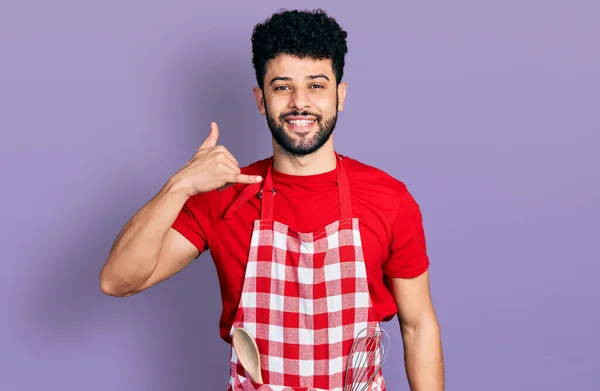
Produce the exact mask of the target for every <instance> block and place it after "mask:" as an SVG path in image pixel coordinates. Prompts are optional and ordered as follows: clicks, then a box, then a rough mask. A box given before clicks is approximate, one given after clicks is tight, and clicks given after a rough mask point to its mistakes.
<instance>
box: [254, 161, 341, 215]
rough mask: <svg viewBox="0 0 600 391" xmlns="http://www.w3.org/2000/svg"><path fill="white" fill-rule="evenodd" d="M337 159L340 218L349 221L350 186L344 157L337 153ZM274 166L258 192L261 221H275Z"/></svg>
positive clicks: (269, 169) (275, 191)
mask: <svg viewBox="0 0 600 391" xmlns="http://www.w3.org/2000/svg"><path fill="white" fill-rule="evenodd" d="M335 157H336V175H337V185H338V197H339V205H340V218H341V219H342V220H343V219H348V218H352V202H351V199H350V184H349V181H348V176H347V174H346V169H345V168H344V163H343V162H342V159H343V158H342V156H341V155H338V153H337V152H336V153H335ZM272 168H273V164H272V162H271V163H270V164H269V166H268V169H267V174H266V175H265V179H264V181H263V186H262V188H261V189H260V191H259V192H258V196H259V198H260V200H261V206H260V219H261V220H272V219H273V203H274V201H275V195H276V194H277V189H275V188H274V187H273V172H272Z"/></svg>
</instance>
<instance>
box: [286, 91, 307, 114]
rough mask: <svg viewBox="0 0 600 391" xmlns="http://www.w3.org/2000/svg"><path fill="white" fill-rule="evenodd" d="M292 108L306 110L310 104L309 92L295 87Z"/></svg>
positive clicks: (291, 100) (291, 102)
mask: <svg viewBox="0 0 600 391" xmlns="http://www.w3.org/2000/svg"><path fill="white" fill-rule="evenodd" d="M289 105H290V109H293V110H304V109H306V108H308V107H309V106H310V103H309V99H308V94H307V92H306V91H304V90H302V89H299V88H297V89H295V90H294V91H293V92H292V94H291V98H290V104H289Z"/></svg>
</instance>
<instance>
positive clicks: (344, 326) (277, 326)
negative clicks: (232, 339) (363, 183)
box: [228, 154, 385, 391]
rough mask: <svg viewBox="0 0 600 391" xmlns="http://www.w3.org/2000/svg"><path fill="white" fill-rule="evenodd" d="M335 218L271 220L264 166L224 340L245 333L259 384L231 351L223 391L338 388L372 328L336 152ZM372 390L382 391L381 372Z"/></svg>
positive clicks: (354, 223)
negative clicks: (360, 339)
mask: <svg viewBox="0 0 600 391" xmlns="http://www.w3.org/2000/svg"><path fill="white" fill-rule="evenodd" d="M336 157H337V159H338V160H337V169H336V171H337V178H338V190H339V191H338V192H339V202H340V220H338V221H336V222H333V223H331V224H329V225H327V226H325V227H323V228H320V229H318V230H316V231H314V232H311V233H305V232H297V231H294V230H293V229H292V228H290V227H288V226H287V225H285V224H282V223H280V222H277V221H273V202H274V200H275V190H274V189H273V183H272V176H271V167H272V164H269V168H268V171H267V175H266V176H265V180H264V184H263V188H262V189H261V191H260V193H259V195H260V196H261V211H260V219H259V220H256V221H255V222H254V231H253V233H252V239H251V244H250V252H249V257H248V264H247V267H246V275H245V279H244V285H243V289H242V295H241V300H240V303H239V307H238V310H237V313H236V316H235V318H234V322H233V325H232V327H231V331H230V336H232V335H233V331H234V330H235V329H236V328H237V327H243V328H244V329H246V330H247V331H248V332H249V333H250V334H251V335H252V336H253V337H254V338H255V340H256V344H257V346H258V350H259V352H260V362H261V366H262V377H263V381H264V384H258V383H256V382H254V381H252V380H251V379H250V377H249V375H248V373H247V372H246V371H245V370H244V368H243V366H242V365H241V364H239V362H238V359H237V356H236V354H235V350H234V349H233V348H232V349H231V354H230V368H231V372H230V378H229V388H228V390H229V391H325V390H327V391H342V390H343V387H344V379H345V370H346V361H347V358H348V354H349V352H350V350H351V347H352V343H353V341H354V337H355V336H356V335H357V334H358V333H359V332H360V331H361V330H362V329H364V328H365V327H367V326H378V325H379V324H378V322H377V321H376V320H375V319H374V317H373V316H372V314H371V308H372V307H371V300H370V296H369V290H368V283H367V274H366V268H365V263H364V258H363V251H362V248H361V244H362V242H361V238H360V233H359V228H358V219H356V218H353V217H352V209H351V202H350V189H349V184H348V178H347V176H346V172H345V169H344V167H343V163H342V162H341V159H342V158H341V156H339V155H337V154H336ZM371 384H372V385H371V386H370V387H369V388H368V390H371V391H385V382H384V380H383V376H382V373H381V371H380V372H379V373H378V374H377V376H376V377H375V379H374V381H373V382H372V383H371Z"/></svg>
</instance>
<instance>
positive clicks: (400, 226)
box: [383, 187, 429, 278]
mask: <svg viewBox="0 0 600 391" xmlns="http://www.w3.org/2000/svg"><path fill="white" fill-rule="evenodd" d="M428 267H429V257H428V255H427V248H426V243H425V232H424V229H423V218H422V215H421V210H420V208H419V205H418V204H417V202H416V201H415V199H414V198H413V196H412V195H411V194H410V193H409V192H408V190H407V189H406V188H405V187H404V190H403V193H402V195H401V199H400V204H399V206H398V210H397V212H396V216H395V219H394V222H393V225H392V242H391V244H390V253H389V258H388V260H387V261H386V262H385V263H384V265H383V271H384V273H385V274H386V275H387V276H390V277H399V278H414V277H417V276H419V275H421V274H422V273H424V272H425V271H426V270H427V268H428Z"/></svg>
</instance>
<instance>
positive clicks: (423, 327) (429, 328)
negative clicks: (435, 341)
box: [400, 311, 440, 335]
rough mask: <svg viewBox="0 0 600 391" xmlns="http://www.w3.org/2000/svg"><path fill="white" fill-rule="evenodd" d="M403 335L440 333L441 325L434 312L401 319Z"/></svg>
mask: <svg viewBox="0 0 600 391" xmlns="http://www.w3.org/2000/svg"><path fill="white" fill-rule="evenodd" d="M400 328H401V330H402V334H405V335H414V334H416V333H421V332H432V333H439V331H440V324H439V322H438V319H437V316H436V315H435V313H434V312H433V311H430V312H426V313H423V314H420V315H419V316H417V317H414V318H410V319H402V318H401V319H400Z"/></svg>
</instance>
